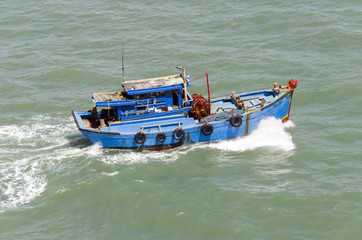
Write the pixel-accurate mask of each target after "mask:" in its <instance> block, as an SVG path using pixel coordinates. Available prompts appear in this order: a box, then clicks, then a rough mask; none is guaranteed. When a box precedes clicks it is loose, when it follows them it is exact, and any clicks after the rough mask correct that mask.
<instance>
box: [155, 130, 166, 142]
mask: <svg viewBox="0 0 362 240" xmlns="http://www.w3.org/2000/svg"><path fill="white" fill-rule="evenodd" d="M156 140H157V142H164V141H165V140H166V135H165V134H164V133H162V132H160V133H158V134H157V136H156Z"/></svg>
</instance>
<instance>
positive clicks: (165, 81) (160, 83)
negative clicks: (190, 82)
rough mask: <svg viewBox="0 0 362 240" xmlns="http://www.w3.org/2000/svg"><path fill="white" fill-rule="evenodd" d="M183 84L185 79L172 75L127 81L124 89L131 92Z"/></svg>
mask: <svg viewBox="0 0 362 240" xmlns="http://www.w3.org/2000/svg"><path fill="white" fill-rule="evenodd" d="M182 83H183V79H182V78H181V77H180V75H171V76H165V77H157V78H149V79H141V80H133V81H127V82H124V83H123V87H124V89H125V90H126V91H131V90H140V89H147V88H157V87H164V86H170V85H176V84H182Z"/></svg>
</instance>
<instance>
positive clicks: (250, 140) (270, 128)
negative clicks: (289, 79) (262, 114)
mask: <svg viewBox="0 0 362 240" xmlns="http://www.w3.org/2000/svg"><path fill="white" fill-rule="evenodd" d="M291 127H294V124H293V122H291V121H288V122H286V123H282V122H281V121H280V120H278V119H275V118H272V117H270V118H266V119H263V120H261V122H260V123H259V126H258V128H257V129H256V130H255V131H253V132H252V133H251V134H250V135H248V136H245V137H241V138H237V139H233V140H227V141H221V142H217V143H211V144H209V145H208V147H210V148H213V149H219V150H222V151H234V152H245V151H251V150H255V149H257V148H264V147H266V148H269V149H275V150H283V151H290V150H293V149H294V148H295V145H294V143H293V141H292V136H291V135H290V133H288V132H287V131H286V129H287V128H291Z"/></svg>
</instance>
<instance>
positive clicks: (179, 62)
mask: <svg viewBox="0 0 362 240" xmlns="http://www.w3.org/2000/svg"><path fill="white" fill-rule="evenodd" d="M177 60H178V65H177V66H181V57H180V49H178V48H177Z"/></svg>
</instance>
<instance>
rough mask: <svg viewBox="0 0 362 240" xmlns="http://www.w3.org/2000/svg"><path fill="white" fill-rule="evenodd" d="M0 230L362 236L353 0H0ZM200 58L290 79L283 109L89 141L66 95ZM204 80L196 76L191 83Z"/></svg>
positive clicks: (254, 80) (194, 64)
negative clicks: (204, 132)
mask: <svg viewBox="0 0 362 240" xmlns="http://www.w3.org/2000/svg"><path fill="white" fill-rule="evenodd" d="M0 41H1V45H0V100H1V104H0V113H1V114H0V239H32V240H33V239H34V240H35V239H268V240H269V239H278V240H280V239H356V240H357V239H361V238H362V228H361V227H362V150H361V147H362V126H361V125H362V120H361V117H362V110H361V106H362V86H361V85H362V80H361V78H362V67H361V66H362V2H361V1H359V0H347V1H340V0H329V1H327V0H321V1H311V0H301V1H296V0H291V1H281V0H272V1H266V0H254V1H250V0H243V1H236V0H230V1H190V0H186V1H169V0H166V1H129V0H125V1H116V0H105V1H94V0H89V1H82V0H75V1H59V0H55V1H52V0H39V1H24V0H17V1H10V0H2V1H0ZM122 42H124V60H125V76H126V80H133V79H140V78H151V77H157V76H162V75H168V74H174V73H177V72H178V71H177V69H176V66H177V65H179V64H182V65H183V66H185V67H186V71H187V74H190V75H191V79H193V78H195V77H197V76H200V75H202V74H204V73H205V72H208V74H209V78H210V88H211V94H212V96H214V97H217V96H223V95H227V94H230V93H231V91H238V92H240V91H247V90H253V89H261V88H269V87H272V86H273V83H274V82H279V83H281V84H285V83H287V82H288V80H289V79H291V78H293V79H298V80H299V83H298V88H297V90H296V92H295V95H294V98H293V106H292V112H291V121H289V122H288V123H286V124H281V123H280V122H279V121H277V120H276V119H266V120H265V121H263V122H262V123H261V124H260V126H259V127H258V129H257V130H256V131H255V132H253V133H252V134H251V135H249V136H247V137H244V138H240V139H234V140H230V141H224V142H214V143H210V144H195V145H192V146H188V147H182V148H178V149H173V150H167V151H162V152H127V151H119V150H110V149H102V148H100V147H98V146H92V145H91V144H90V143H89V142H88V140H87V139H86V138H85V137H83V136H82V135H81V133H80V132H79V131H78V130H77V128H76V125H75V123H74V122H73V119H72V117H71V110H88V109H89V108H90V107H91V106H92V102H91V99H90V96H91V94H92V93H93V92H102V91H116V90H119V89H120V88H121V82H122V67H121V65H122V63H121V58H122V57H121V55H122V54H121V53H122ZM204 90H205V83H204V81H203V80H198V81H195V82H193V86H192V87H191V88H190V91H191V92H202V91H204Z"/></svg>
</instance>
